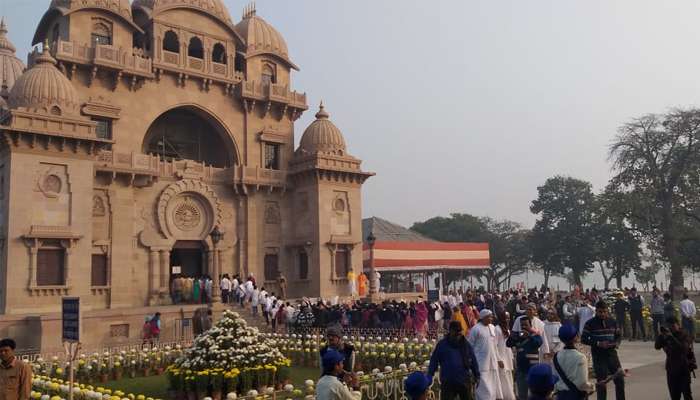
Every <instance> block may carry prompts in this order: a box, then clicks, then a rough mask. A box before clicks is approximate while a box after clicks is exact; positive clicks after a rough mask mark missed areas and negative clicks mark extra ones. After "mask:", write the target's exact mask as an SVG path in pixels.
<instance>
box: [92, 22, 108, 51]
mask: <svg viewBox="0 0 700 400" xmlns="http://www.w3.org/2000/svg"><path fill="white" fill-rule="evenodd" d="M98 44H106V45H111V44H112V24H111V23H110V22H109V21H106V20H103V19H93V24H92V47H95V46H96V45H98Z"/></svg>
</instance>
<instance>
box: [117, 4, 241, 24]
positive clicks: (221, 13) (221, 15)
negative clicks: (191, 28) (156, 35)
mask: <svg viewBox="0 0 700 400" xmlns="http://www.w3.org/2000/svg"><path fill="white" fill-rule="evenodd" d="M124 1H127V0H124ZM133 7H144V8H149V9H151V10H152V11H154V12H158V11H161V10H167V9H169V8H181V7H184V8H194V9H196V10H199V11H202V12H205V13H207V14H210V15H212V16H214V17H216V18H218V19H219V20H221V21H222V22H224V23H225V24H227V25H233V23H232V22H231V15H229V13H228V9H227V8H226V6H225V5H224V2H223V1H222V0H134V4H133Z"/></svg>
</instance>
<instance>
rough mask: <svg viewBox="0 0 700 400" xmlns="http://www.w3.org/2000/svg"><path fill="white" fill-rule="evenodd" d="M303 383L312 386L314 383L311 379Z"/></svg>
mask: <svg viewBox="0 0 700 400" xmlns="http://www.w3.org/2000/svg"><path fill="white" fill-rule="evenodd" d="M304 384H305V385H306V386H313V385H314V381H312V380H311V379H307V380H306V381H304Z"/></svg>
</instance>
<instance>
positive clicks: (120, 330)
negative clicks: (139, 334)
mask: <svg viewBox="0 0 700 400" xmlns="http://www.w3.org/2000/svg"><path fill="white" fill-rule="evenodd" d="M109 336H110V337H112V338H115V339H117V338H123V339H128V338H129V324H115V325H110V326H109Z"/></svg>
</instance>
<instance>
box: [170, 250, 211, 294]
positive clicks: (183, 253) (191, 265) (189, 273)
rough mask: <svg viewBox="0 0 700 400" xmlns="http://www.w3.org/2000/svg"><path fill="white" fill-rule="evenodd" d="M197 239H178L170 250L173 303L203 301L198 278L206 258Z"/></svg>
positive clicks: (202, 272) (201, 274)
mask: <svg viewBox="0 0 700 400" xmlns="http://www.w3.org/2000/svg"><path fill="white" fill-rule="evenodd" d="M205 254H206V253H205V252H204V245H203V243H202V242H201V241H199V240H178V241H177V242H175V245H174V246H173V249H172V251H171V252H170V295H171V297H172V300H173V303H174V304H179V303H185V304H193V303H194V304H199V303H203V302H205V297H204V295H203V290H202V286H201V283H200V278H201V277H202V276H203V275H204V272H205V271H204V265H205V262H206V260H205V259H204V257H205Z"/></svg>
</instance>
